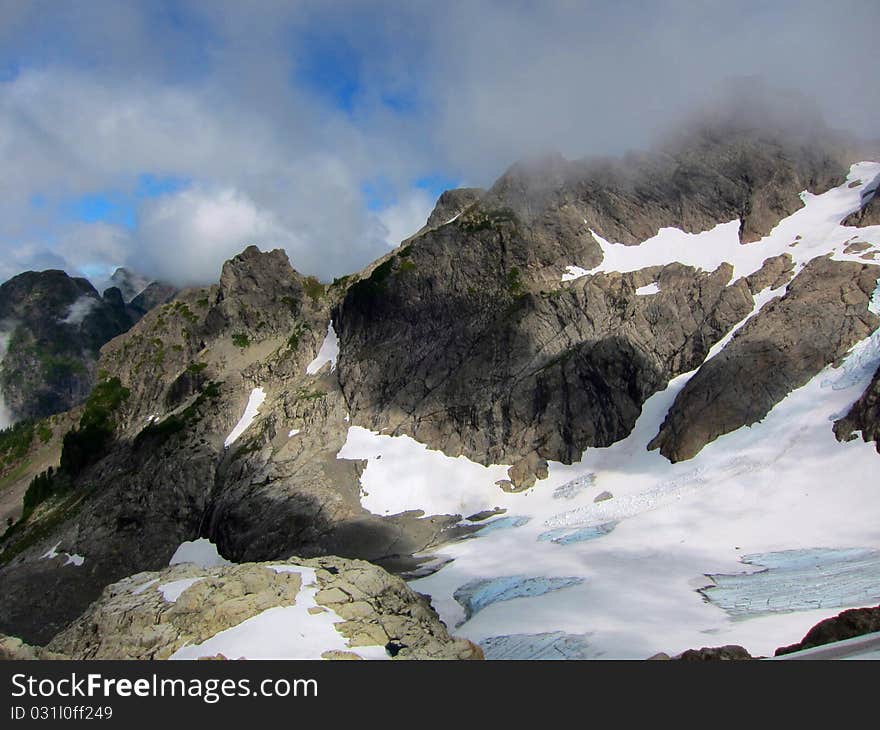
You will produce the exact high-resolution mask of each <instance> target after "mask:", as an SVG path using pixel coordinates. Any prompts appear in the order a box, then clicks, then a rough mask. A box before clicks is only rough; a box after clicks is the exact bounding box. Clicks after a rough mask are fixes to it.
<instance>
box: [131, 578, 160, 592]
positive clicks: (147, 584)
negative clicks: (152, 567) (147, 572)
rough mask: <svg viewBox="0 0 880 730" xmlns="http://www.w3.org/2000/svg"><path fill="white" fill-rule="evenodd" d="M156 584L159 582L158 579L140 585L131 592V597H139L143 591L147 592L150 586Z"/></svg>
mask: <svg viewBox="0 0 880 730" xmlns="http://www.w3.org/2000/svg"><path fill="white" fill-rule="evenodd" d="M158 582H159V579H158V578H153V579H152V580H148V581H147V582H146V583H141V584H140V585H139V586H138V587H137V588H135V589H134V590H133V591H132V592H131V595H133V596H139V595H140V594H141V593H143V592H144V591H145V590H147V588H149V587H150V586H151V585H155V584H156V583H158Z"/></svg>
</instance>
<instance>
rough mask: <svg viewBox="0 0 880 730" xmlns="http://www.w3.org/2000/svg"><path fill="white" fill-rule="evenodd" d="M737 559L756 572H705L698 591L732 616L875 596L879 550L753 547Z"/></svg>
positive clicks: (869, 601) (873, 600) (879, 593)
mask: <svg viewBox="0 0 880 730" xmlns="http://www.w3.org/2000/svg"><path fill="white" fill-rule="evenodd" d="M742 562H744V563H747V564H749V565H757V566H761V567H763V568H764V570H762V571H760V572H757V573H738V574H735V575H725V574H720V575H710V576H709V577H710V578H711V579H712V580H713V581H714V582H715V584H716V585H714V586H710V587H708V588H703V589H700V593H702V594H703V596H704V597H705V598H706V599H707V600H709V601H710V602H712V603H714V604H715V605H716V606H719V607H720V608H723V609H724V610H725V611H727V612H728V613H729V614H730V615H731V616H733V617H735V618H751V617H754V616H762V615H766V614H771V613H782V612H788V611H806V610H810V609H814V608H843V607H846V606H870V605H877V603H878V602H880V550H873V549H869V548H838V549H834V548H810V549H806V550H783V551H780V552H774V553H756V554H753V555H745V556H743V559H742Z"/></svg>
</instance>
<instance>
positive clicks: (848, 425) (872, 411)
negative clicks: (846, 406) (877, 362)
mask: <svg viewBox="0 0 880 730" xmlns="http://www.w3.org/2000/svg"><path fill="white" fill-rule="evenodd" d="M856 431H861V433H862V439H863V440H864V441H865V442H870V441H873V442H874V443H875V445H876V446H877V450H878V452H880V370H878V371H877V372H876V373H874V377H873V378H872V379H871V383H870V385H868V387H867V388H866V389H865V392H864V393H862V395H861V396H860V397H859V399H858V400H857V401H856V402H855V403H853V406H852V408H851V409H850V411H849V413H847V414H846V416H845V417H843V418H841V419H840V420H838V421H836V422H835V423H834V434H835V436H837V438H838V440H839V441H849V440H850V439H853V438H856V433H855V432H856Z"/></svg>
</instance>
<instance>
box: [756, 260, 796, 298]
mask: <svg viewBox="0 0 880 730" xmlns="http://www.w3.org/2000/svg"><path fill="white" fill-rule="evenodd" d="M792 276H794V261H793V260H792V258H791V256H790V255H789V254H787V253H784V254H780V255H779V256H772V257H770V258H768V259H766V260H765V261H764V263H763V264H762V265H761V268H760V269H758V270H757V271H756V272H755V273H754V274H750V275H749V276H747V277H746V283H747V284H748V285H749V291H750V292H752V294H757V293H758V292H761V291H763V290H764V289H771V290H774V289H778V288H779V287H781V286H784V285H785V284H787V283H788V282H789V281H791V278H792Z"/></svg>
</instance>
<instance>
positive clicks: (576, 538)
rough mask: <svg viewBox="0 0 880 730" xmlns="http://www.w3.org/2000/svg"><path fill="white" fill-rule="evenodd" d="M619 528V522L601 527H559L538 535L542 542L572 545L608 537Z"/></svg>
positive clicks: (608, 523)
mask: <svg viewBox="0 0 880 730" xmlns="http://www.w3.org/2000/svg"><path fill="white" fill-rule="evenodd" d="M615 527H617V522H605V523H604V524H601V525H590V526H589V527H574V528H572V527H557V528H556V529H555V530H547V532H542V533H541V534H540V535H538V540H539V541H540V542H554V543H556V544H557V545H570V544H572V543H574V542H583V541H584V540H595V539H596V538H597V537H602V536H603V535H607V534H608V533H609V532H611V531H612V530H614V528H615Z"/></svg>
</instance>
